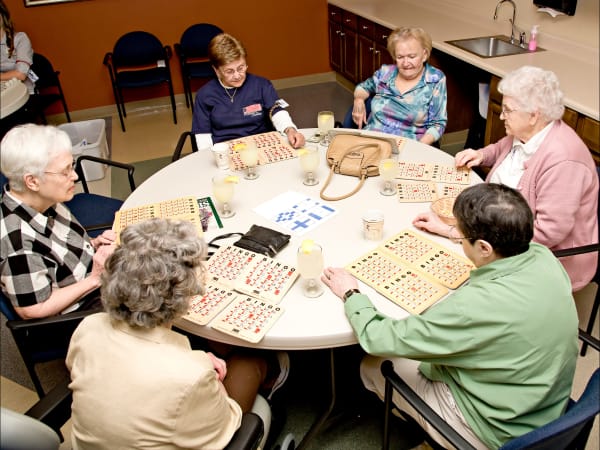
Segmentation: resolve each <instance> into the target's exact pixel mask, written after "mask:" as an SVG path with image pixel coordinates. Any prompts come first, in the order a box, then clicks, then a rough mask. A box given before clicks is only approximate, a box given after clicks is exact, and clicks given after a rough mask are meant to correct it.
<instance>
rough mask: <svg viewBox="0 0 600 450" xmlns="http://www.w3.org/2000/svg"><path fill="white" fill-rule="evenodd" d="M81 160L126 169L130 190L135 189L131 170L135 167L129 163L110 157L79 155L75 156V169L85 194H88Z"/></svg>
mask: <svg viewBox="0 0 600 450" xmlns="http://www.w3.org/2000/svg"><path fill="white" fill-rule="evenodd" d="M82 161H92V162H96V163H100V164H107V165H109V166H112V167H117V168H119V169H123V170H126V171H127V178H128V179H129V187H130V188H131V192H133V191H134V190H135V180H134V179H133V172H134V171H135V167H134V166H132V165H131V164H125V163H121V162H118V161H112V160H110V159H105V158H99V157H97V156H91V155H81V156H79V157H78V158H77V163H76V164H75V171H76V172H77V175H78V176H79V180H80V181H81V185H82V187H83V191H84V192H85V193H86V194H89V192H90V191H89V189H88V185H87V180H86V179H85V174H84V173H83V168H82V167H81V163H82Z"/></svg>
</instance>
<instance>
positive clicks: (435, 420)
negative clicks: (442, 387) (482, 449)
mask: <svg viewBox="0 0 600 450" xmlns="http://www.w3.org/2000/svg"><path fill="white" fill-rule="evenodd" d="M381 373H382V374H383V376H384V378H385V383H386V392H385V400H386V405H390V406H389V407H390V408H391V406H392V403H391V396H392V393H393V391H394V390H395V391H397V392H398V393H399V394H400V395H401V396H402V397H404V399H405V400H406V401H407V402H408V403H409V404H410V405H411V406H412V407H413V408H414V409H415V410H416V411H417V412H418V413H419V414H420V415H421V416H422V417H423V418H424V419H425V420H426V421H427V422H429V423H430V424H431V426H433V427H434V428H435V429H436V430H437V431H438V432H439V433H440V434H441V435H442V436H444V438H445V439H446V440H447V441H448V442H450V443H451V444H452V445H453V446H454V447H456V448H457V449H461V450H462V449H466V450H475V447H473V446H472V445H471V444H470V443H469V442H468V441H467V440H466V439H464V438H463V437H462V436H461V435H460V434H458V433H457V432H456V430H454V428H452V427H451V426H450V425H448V423H447V422H446V421H445V420H444V419H442V418H441V417H440V416H439V415H438V414H437V413H436V412H435V411H434V410H433V409H431V407H430V406H429V405H428V404H427V403H425V401H423V399H422V398H421V397H419V396H418V395H417V394H416V393H415V391H413V390H412V389H411V388H410V386H408V385H407V384H406V383H405V382H404V380H402V378H400V377H399V376H398V374H397V373H396V372H394V364H393V363H392V362H391V361H384V362H383V363H382V364H381ZM388 391H389V394H388ZM388 401H389V402H388ZM387 414H388V411H387V410H386V415H387Z"/></svg>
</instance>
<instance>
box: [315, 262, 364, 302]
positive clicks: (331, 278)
mask: <svg viewBox="0 0 600 450" xmlns="http://www.w3.org/2000/svg"><path fill="white" fill-rule="evenodd" d="M321 281H322V282H323V283H325V285H326V286H327V287H329V289H331V292H333V293H334V294H335V295H337V296H338V297H339V298H341V299H343V298H344V294H345V293H346V292H348V290H350V289H358V282H357V281H356V278H354V277H353V276H352V275H350V273H349V272H348V271H347V270H346V269H342V268H336V267H327V268H326V269H325V270H324V271H323V275H322V276H321Z"/></svg>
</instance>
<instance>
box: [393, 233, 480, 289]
mask: <svg viewBox="0 0 600 450" xmlns="http://www.w3.org/2000/svg"><path fill="white" fill-rule="evenodd" d="M382 247H383V249H384V250H385V251H387V252H388V253H389V254H391V255H393V256H394V257H395V258H397V259H399V260H400V261H402V262H405V263H407V264H410V265H412V266H413V267H414V268H415V269H417V270H419V271H420V272H423V273H425V274H427V276H429V277H431V278H433V279H434V280H436V281H437V282H438V283H440V284H442V285H443V286H445V287H448V288H450V289H456V288H457V287H458V286H460V285H461V284H462V283H464V282H465V281H467V280H468V278H469V275H470V273H471V270H472V269H473V264H472V263H471V262H470V261H469V260H467V259H466V258H463V257H462V256H460V255H457V254H455V253H453V252H451V251H450V250H447V249H445V248H444V247H443V246H441V245H439V244H437V243H435V242H433V241H431V240H429V239H427V238H425V237H423V236H420V235H418V234H417V233H415V232H413V231H412V230H404V231H401V232H400V233H398V234H397V235H396V236H394V237H392V238H391V239H388V240H387V241H386V242H384V243H383V244H382Z"/></svg>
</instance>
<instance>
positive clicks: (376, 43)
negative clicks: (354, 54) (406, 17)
mask: <svg viewBox="0 0 600 450" xmlns="http://www.w3.org/2000/svg"><path fill="white" fill-rule="evenodd" d="M391 31H392V30H390V29H389V28H386V27H384V26H382V25H379V24H377V23H375V22H371V21H370V20H367V19H364V18H362V17H359V18H358V77H357V82H361V81H364V80H366V79H367V78H369V77H370V76H372V75H373V73H374V72H375V71H376V70H377V69H379V67H381V65H382V64H393V63H394V60H393V58H392V57H391V55H390V54H389V52H388V51H387V38H388V36H389V35H390V33H391Z"/></svg>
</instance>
